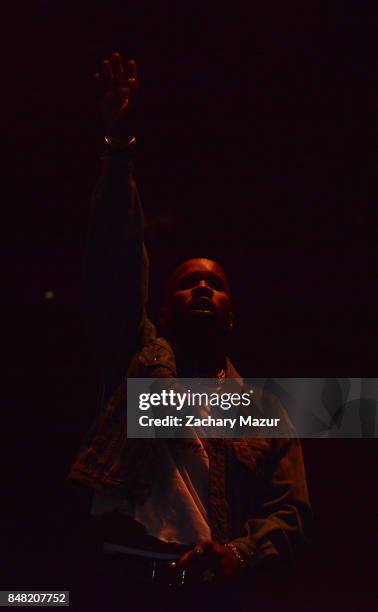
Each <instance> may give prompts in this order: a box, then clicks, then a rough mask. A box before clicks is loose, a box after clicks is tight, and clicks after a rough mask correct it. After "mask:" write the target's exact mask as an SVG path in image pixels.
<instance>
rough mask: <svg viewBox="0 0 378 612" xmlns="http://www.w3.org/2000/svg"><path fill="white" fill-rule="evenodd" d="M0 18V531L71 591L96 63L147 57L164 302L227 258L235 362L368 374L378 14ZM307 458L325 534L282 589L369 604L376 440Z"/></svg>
mask: <svg viewBox="0 0 378 612" xmlns="http://www.w3.org/2000/svg"><path fill="white" fill-rule="evenodd" d="M2 21H3V27H5V32H4V35H3V37H2V40H3V44H4V50H3V53H2V56H3V66H2V103H3V126H2V128H3V129H2V134H3V153H4V162H3V169H4V177H3V185H2V195H3V209H2V218H3V241H2V243H3V246H4V256H3V261H4V263H5V266H4V267H5V276H4V278H5V282H4V285H3V287H4V292H3V293H4V295H3V310H4V317H3V321H4V332H3V352H4V356H5V362H6V368H5V373H6V375H7V380H9V381H10V383H11V384H10V386H9V389H10V393H9V394H8V393H5V394H4V399H5V403H4V407H3V410H4V422H5V428H4V432H5V434H7V432H8V429H7V427H8V426H9V427H12V428H16V443H15V444H14V443H13V438H12V444H10V445H9V450H8V456H7V458H6V462H4V464H3V468H4V481H5V482H6V481H7V480H8V479H9V484H10V489H7V492H6V494H5V495H4V501H3V510H4V511H5V516H6V521H3V525H5V535H6V536H7V537H6V541H7V551H9V552H8V553H7V554H10V555H11V559H12V560H11V563H10V565H9V568H11V569H10V574H11V576H12V580H13V584H12V585H11V586H12V587H13V588H15V587H17V588H23V585H25V582H27V583H28V584H29V583H30V582H32V583H33V584H35V588H41V587H42V588H43V585H44V576H45V572H47V567H48V566H50V565H51V564H52V565H54V563H55V564H56V563H58V564H59V563H61V565H60V566H59V567H61V582H60V587H59V588H63V587H64V586H65V581H64V569H62V568H64V566H65V564H67V563H68V560H67V555H66V557H64V554H65V553H64V552H59V551H61V543H62V542H63V541H67V540H69V538H74V537H75V506H74V503H73V500H72V498H71V497H70V494H67V492H66V491H65V488H64V485H63V481H64V476H65V474H66V472H67V470H68V468H69V466H70V463H71V461H72V459H73V457H74V454H75V451H76V449H77V446H78V443H79V440H80V438H81V436H82V434H83V432H84V431H85V429H86V428H87V426H88V424H89V423H90V421H91V419H92V417H93V414H94V412H95V406H96V379H97V375H98V365H97V361H96V356H95V355H94V354H93V351H92V350H91V348H90V343H89V341H88V338H87V336H86V333H85V324H84V323H85V318H84V315H83V311H82V305H81V278H82V259H83V253H84V245H85V237H86V227H87V219H88V212H89V206H90V194H91V191H92V189H93V186H94V183H95V180H96V175H97V171H98V168H99V157H100V154H101V150H102V125H101V118H100V115H99V111H98V108H97V102H96V92H95V87H94V82H93V74H94V72H95V71H96V70H98V67H99V63H100V61H101V60H102V59H104V58H107V57H109V56H110V54H111V53H112V52H113V51H120V52H121V53H122V54H123V55H124V57H126V58H127V57H133V58H135V59H136V60H137V62H138V67H139V72H140V94H139V124H138V129H137V138H138V150H137V159H136V177H137V181H138V185H139V189H140V193H141V197H142V201H143V204H144V208H145V211H146V224H147V229H146V241H147V246H148V249H149V252H150V257H151V277H152V279H151V314H152V315H153V316H156V312H157V308H158V303H159V296H160V292H161V287H162V283H163V282H164V279H165V278H166V275H167V274H168V273H169V271H170V270H171V269H172V267H173V266H174V264H175V263H177V262H178V261H181V260H182V259H184V258H185V257H188V256H209V257H215V258H217V259H218V260H219V261H220V262H221V263H222V264H223V265H224V267H225V269H226V271H227V272H228V274H229V276H230V279H231V283H232V286H233V290H234V294H235V302H236V310H237V314H238V326H237V329H236V334H235V341H234V351H233V356H234V361H235V363H236V365H237V366H238V368H239V369H240V371H241V372H242V373H243V374H244V375H246V376H248V377H253V376H255V375H258V376H267V375H268V376H296V377H299V376H342V377H345V376H354V377H360V376H361V377H362V376H372V377H376V376H377V364H376V361H377V359H376V354H377V350H376V346H377V323H376V313H377V306H378V293H377V290H376V285H377V280H378V276H377V272H378V266H377V255H376V244H377V205H376V201H377V199H376V196H377V189H376V165H377V151H376V142H377V116H378V95H377V86H378V84H377V74H378V72H377V68H378V66H377V58H378V42H377V41H378V39H377V36H376V32H377V25H378V24H377V10H376V6H375V3H373V2H365V3H363V5H362V6H360V5H359V4H358V3H357V2H356V3H355V5H354V6H353V7H351V6H346V4H345V3H344V2H341V1H340V2H330V3H326V2H323V3H321V2H315V1H312V0H309V1H306V2H299V1H295V2H291V3H289V4H288V3H283V2H278V1H276V2H265V3H263V4H262V3H256V5H253V3H250V2H240V1H237V2H232V3H229V4H224V5H222V6H220V5H217V4H216V3H211V4H210V3H205V2H185V3H184V2H173V1H167V2H158V3H157V2H153V1H145V0H139V2H120V1H116V0H108V1H107V2H95V1H94V2H87V1H82V2H75V1H73V0H72V1H71V0H69V1H65V2H51V1H42V0H33V2H23V3H22V2H21V3H20V2H15V3H10V4H7V5H6V8H5V7H4V8H3V15H2ZM46 291H52V292H54V298H53V299H51V300H49V299H46V297H45V294H46ZM4 438H5V439H4V447H5V449H7V441H8V438H10V437H9V436H8V435H4ZM304 453H305V460H306V465H307V471H308V479H309V485H310V490H311V495H312V501H313V506H314V511H315V517H316V530H315V535H314V541H313V544H312V547H311V550H310V551H309V554H308V555H307V557H306V559H305V562H304V563H303V564H302V567H301V570H300V571H299V572H298V574H297V578H296V580H294V581H292V583H291V586H290V588H288V590H289V591H290V590H291V591H296V590H298V591H300V592H302V594H303V593H304V592H305V591H309V592H314V595H313V596H312V597H313V601H314V602H315V601H316V602H322V605H323V606H324V607H325V608H326V609H328V608H327V605H328V604H329V605H328V607H329V609H331V608H332V609H339V607H340V609H341V608H343V609H345V610H351V609H354V607H356V609H363V607H364V606H365V609H366V607H367V606H368V602H370V604H371V603H372V601H373V593H374V592H375V591H376V585H375V584H374V582H373V581H374V578H375V574H374V569H373V568H374V565H373V559H374V553H375V547H376V543H375V542H376V532H375V528H374V524H375V523H374V517H375V515H376V495H377V493H376V489H377V487H376V474H375V472H376V444H375V440H310V441H305V443H304ZM8 491H9V492H8ZM63 548H64V547H63ZM58 559H60V561H58ZM33 580H34V582H33ZM7 586H8V585H6V584H2V585H1V588H3V589H5V588H7ZM31 586H32V585H31V584H29V588H30V587H31ZM327 593H330V594H327ZM303 596H304V595H303ZM308 597H309V600H310V601H311V596H308ZM336 600H337V601H336ZM362 600H363V601H364V606H363V605H362ZM370 604H369V605H370ZM309 605H310V604H309ZM311 605H312V604H311ZM313 605H314V606H315V603H314V604H313Z"/></svg>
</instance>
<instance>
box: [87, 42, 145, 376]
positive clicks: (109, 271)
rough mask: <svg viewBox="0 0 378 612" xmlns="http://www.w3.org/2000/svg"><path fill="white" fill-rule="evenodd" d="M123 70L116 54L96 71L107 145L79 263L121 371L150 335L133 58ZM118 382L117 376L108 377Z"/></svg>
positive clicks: (100, 335) (97, 321) (102, 344)
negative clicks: (135, 164)
mask: <svg viewBox="0 0 378 612" xmlns="http://www.w3.org/2000/svg"><path fill="white" fill-rule="evenodd" d="M127 72H128V74H125V70H124V66H123V62H122V59H121V57H120V55H119V54H118V53H115V54H114V55H113V56H112V59H111V61H108V60H105V61H103V62H102V66H101V73H97V74H96V75H95V79H96V83H97V85H98V90H99V98H100V107H101V111H102V115H103V119H104V124H105V141H106V143H107V146H106V151H105V155H104V159H103V161H102V168H101V173H100V176H99V179H98V182H97V186H96V189H95V191H94V195H93V208H92V211H91V220H90V227H89V234H88V245H87V256H86V266H85V303H86V310H87V315H88V319H89V324H90V329H91V332H92V335H93V337H94V339H95V341H96V345H97V348H98V351H99V353H100V356H101V361H102V363H103V366H104V368H105V370H106V369H108V370H114V369H116V370H117V369H124V368H125V367H126V366H127V361H128V360H129V359H130V358H131V356H132V355H133V353H134V352H135V351H136V350H137V349H138V347H140V346H141V345H143V344H144V343H145V342H147V341H148V339H149V338H150V337H152V336H154V334H155V329H154V327H153V326H152V324H151V323H150V322H149V320H148V319H147V317H146V314H145V304H146V301H147V293H148V258H147V253H146V250H145V246H144V242H143V213H142V208H141V204H140V200H139V195H138V191H137V188H136V185H135V181H134V178H133V159H132V158H133V147H134V145H135V138H134V137H133V127H134V126H133V119H132V117H133V114H134V112H133V111H134V107H135V97H136V90H137V71H136V64H135V62H134V61H130V62H129V63H128V71H127ZM114 382H115V383H116V382H117V381H116V380H115V381H114Z"/></svg>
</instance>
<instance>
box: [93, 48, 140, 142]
mask: <svg viewBox="0 0 378 612" xmlns="http://www.w3.org/2000/svg"><path fill="white" fill-rule="evenodd" d="M127 73H128V74H126V73H125V69H124V65H123V60H122V58H121V56H120V54H119V53H113V55H112V57H111V60H110V61H109V60H107V59H106V60H104V61H103V62H102V64H101V72H97V73H96V74H95V81H96V83H97V86H98V91H99V96H100V107H101V111H102V115H103V118H104V122H105V130H106V134H108V135H110V136H116V137H118V138H122V137H123V136H129V135H130V133H131V132H132V127H131V114H132V110H133V107H134V105H135V97H136V92H137V84H138V81H137V67H136V63H135V61H134V60H130V61H129V62H128V64H127Z"/></svg>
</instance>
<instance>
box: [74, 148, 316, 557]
mask: <svg viewBox="0 0 378 612" xmlns="http://www.w3.org/2000/svg"><path fill="white" fill-rule="evenodd" d="M92 215H93V216H92V222H91V226H90V233H89V241H88V251H87V274H86V297H87V305H88V312H89V320H90V323H91V325H92V328H93V331H94V333H95V336H96V338H97V344H98V349H99V351H100V353H101V356H102V362H103V367H104V381H103V393H102V398H103V400H102V401H103V403H102V407H101V409H100V412H99V414H98V416H97V418H96V420H95V423H94V425H93V426H92V428H91V430H90V431H89V432H88V434H87V435H86V437H85V439H84V441H83V443H82V446H81V449H80V451H79V454H78V457H77V459H76V461H75V463H74V465H73V467H72V469H71V471H70V473H69V475H68V481H69V482H72V483H78V484H82V485H84V486H87V487H90V488H91V489H93V490H96V491H98V492H100V493H102V494H105V495H106V494H109V495H112V496H114V495H119V496H120V497H127V498H129V499H131V500H133V501H135V502H137V503H143V501H145V500H146V499H147V498H148V495H149V493H150V491H151V487H152V485H153V482H154V478H155V476H156V474H157V470H158V469H159V462H158V448H159V446H158V445H159V443H160V442H159V440H146V439H144V440H138V439H127V436H126V435H125V432H124V430H123V424H122V404H123V401H124V398H125V394H126V392H127V378H128V377H140V378H146V377H152V378H157V377H164V376H167V377H175V376H177V369H176V360H175V354H174V349H173V347H172V345H171V344H170V343H169V342H168V341H167V340H166V339H165V338H157V337H156V330H155V327H154V326H153V325H152V323H151V322H150V321H149V319H148V317H147V315H146V311H145V304H146V300H147V285H148V259H147V253H146V250H145V247H144V243H143V218H142V209H141V206H140V201H139V197H138V193H137V190H136V186H135V182H134V180H133V175H132V164H131V159H130V156H129V155H128V154H126V153H123V154H115V153H112V154H111V153H109V154H108V155H107V157H105V159H104V163H103V169H102V174H101V176H100V179H99V182H98V186H97V189H96V191H95V195H94V209H93V211H92ZM226 376H228V377H232V378H240V375H239V374H238V372H237V371H236V370H235V369H234V367H233V365H232V363H231V361H230V360H229V359H227V363H226ZM262 393H263V392H259V391H257V395H255V396H254V401H255V402H257V404H259V402H262V401H264V402H266V401H268V402H270V403H271V405H272V409H274V410H275V411H276V413H280V414H281V415H282V409H281V407H280V405H279V404H278V402H277V400H276V399H275V398H274V396H271V397H268V398H267V397H266V394H265V396H264V397H263V396H262ZM206 450H207V453H208V456H209V487H210V490H209V523H210V528H211V533H212V538H213V540H215V541H218V542H220V543H226V542H233V543H234V544H236V545H237V546H238V547H239V549H240V550H241V551H242V553H243V554H244V557H245V559H246V561H247V563H248V564H249V565H251V566H252V567H254V566H255V565H256V564H258V563H260V562H261V560H264V559H268V558H269V559H270V558H277V559H279V558H281V559H283V558H288V557H291V556H292V554H293V552H294V550H295V549H296V548H297V547H298V545H300V544H301V543H303V542H304V541H305V540H306V538H307V536H308V532H309V528H310V523H311V509H310V504H309V498H308V492H307V485H306V478H305V473H304V466H303V459H302V452H301V447H300V442H299V440H298V439H296V438H284V439H262V438H253V439H237V440H235V439H234V440H231V439H207V440H206Z"/></svg>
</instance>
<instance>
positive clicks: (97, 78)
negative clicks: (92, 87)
mask: <svg viewBox="0 0 378 612" xmlns="http://www.w3.org/2000/svg"><path fill="white" fill-rule="evenodd" d="M94 79H95V83H96V85H97V88H98V90H99V91H100V92H102V91H103V89H104V87H103V82H102V78H101V75H100V74H99V73H98V72H96V74H95V75H94Z"/></svg>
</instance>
